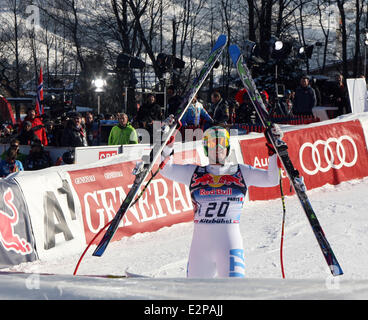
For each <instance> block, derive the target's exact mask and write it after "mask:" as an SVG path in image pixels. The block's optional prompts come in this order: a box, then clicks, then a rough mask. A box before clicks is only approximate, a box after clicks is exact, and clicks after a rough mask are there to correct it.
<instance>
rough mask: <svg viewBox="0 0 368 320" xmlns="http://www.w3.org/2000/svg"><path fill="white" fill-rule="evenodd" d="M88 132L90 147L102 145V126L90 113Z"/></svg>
mask: <svg viewBox="0 0 368 320" xmlns="http://www.w3.org/2000/svg"><path fill="white" fill-rule="evenodd" d="M86 132H87V142H88V145H89V146H98V145H99V144H100V135H99V134H100V125H99V122H98V121H96V120H94V117H93V114H92V113H90V112H87V114H86Z"/></svg>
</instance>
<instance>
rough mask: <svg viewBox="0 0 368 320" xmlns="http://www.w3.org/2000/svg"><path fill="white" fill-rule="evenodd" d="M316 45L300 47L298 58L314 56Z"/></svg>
mask: <svg viewBox="0 0 368 320" xmlns="http://www.w3.org/2000/svg"><path fill="white" fill-rule="evenodd" d="M313 49H314V46H313V45H311V46H305V47H304V46H301V47H299V48H298V50H297V51H298V53H297V58H299V59H310V58H311V57H312V53H313Z"/></svg>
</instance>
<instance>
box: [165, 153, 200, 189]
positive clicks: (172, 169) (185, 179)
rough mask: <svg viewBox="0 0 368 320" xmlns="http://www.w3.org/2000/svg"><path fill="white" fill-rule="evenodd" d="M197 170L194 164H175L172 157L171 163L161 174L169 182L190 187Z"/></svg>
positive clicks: (166, 165) (169, 162) (168, 163)
mask: <svg viewBox="0 0 368 320" xmlns="http://www.w3.org/2000/svg"><path fill="white" fill-rule="evenodd" d="M196 168H197V166H196V165H193V164H174V163H173V157H172V156H170V159H169V161H168V162H167V163H166V164H165V166H164V167H163V168H162V169H161V171H160V173H161V175H162V176H164V177H165V178H167V179H169V180H172V181H176V182H179V183H182V184H184V185H186V186H189V185H190V181H191V180H192V176H193V173H194V171H195V169H196Z"/></svg>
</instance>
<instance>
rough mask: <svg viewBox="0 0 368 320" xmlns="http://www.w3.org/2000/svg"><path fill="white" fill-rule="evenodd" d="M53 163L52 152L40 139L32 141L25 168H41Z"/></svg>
mask: <svg viewBox="0 0 368 320" xmlns="http://www.w3.org/2000/svg"><path fill="white" fill-rule="evenodd" d="M52 165H53V163H52V160H51V157H50V153H49V152H48V151H46V150H44V148H43V145H42V143H41V141H40V140H38V139H37V140H34V141H32V143H31V150H30V152H29V155H28V156H27V158H26V160H25V164H24V169H25V170H40V169H45V168H48V167H51V166H52Z"/></svg>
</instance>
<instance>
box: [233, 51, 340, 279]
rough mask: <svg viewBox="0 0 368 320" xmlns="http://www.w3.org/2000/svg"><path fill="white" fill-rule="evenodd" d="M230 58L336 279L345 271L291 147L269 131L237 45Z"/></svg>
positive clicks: (266, 120) (267, 122)
mask: <svg viewBox="0 0 368 320" xmlns="http://www.w3.org/2000/svg"><path fill="white" fill-rule="evenodd" d="M229 55H230V57H231V60H232V61H233V63H234V65H235V67H236V70H237V72H238V74H239V77H240V80H241V81H242V83H243V85H244V87H245V89H247V93H248V95H249V98H250V100H251V101H252V104H253V106H254V108H255V110H256V112H257V114H258V117H259V119H260V121H261V123H262V125H263V126H264V127H265V128H266V134H267V136H268V138H269V140H270V141H271V143H272V145H273V146H274V148H275V150H276V153H277V155H278V157H279V159H280V161H281V163H282V165H283V167H284V169H285V171H286V173H287V175H288V177H289V180H290V183H291V185H292V186H293V188H294V190H295V193H296V194H297V196H298V199H299V201H300V203H301V205H302V207H303V209H304V212H305V214H306V216H307V219H308V221H309V223H310V225H311V227H312V230H313V233H314V235H315V237H316V239H317V242H318V244H319V246H320V248H321V251H322V254H323V256H324V258H325V260H326V262H327V264H328V266H329V268H330V271H331V273H332V275H334V276H338V275H342V274H343V271H342V269H341V267H340V264H339V262H338V261H337V259H336V257H335V254H334V252H333V250H332V248H331V246H330V244H329V243H328V241H327V238H326V236H325V233H324V232H323V230H322V227H321V225H320V223H319V221H318V219H317V216H316V214H315V212H314V210H313V208H312V205H311V203H310V201H309V199H308V196H307V193H306V187H305V184H304V181H303V177H301V176H300V175H299V172H298V171H297V170H296V169H295V167H294V165H293V164H292V162H291V160H290V157H289V153H288V150H287V149H288V147H287V145H286V143H285V142H284V141H282V140H280V139H276V138H275V137H273V135H272V133H271V131H270V130H267V129H270V128H271V127H272V124H273V123H272V121H271V120H270V116H269V114H268V111H267V109H266V107H265V105H264V103H263V101H262V97H261V95H260V94H259V92H258V90H257V87H256V84H255V83H254V81H253V78H252V76H251V73H250V71H249V69H248V67H247V66H246V63H245V61H244V58H243V56H242V54H241V52H240V50H239V47H238V46H237V45H231V46H230V47H229Z"/></svg>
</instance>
